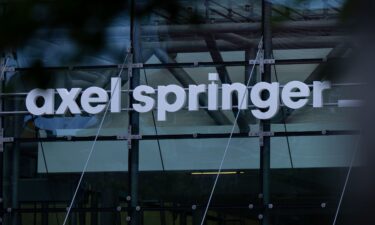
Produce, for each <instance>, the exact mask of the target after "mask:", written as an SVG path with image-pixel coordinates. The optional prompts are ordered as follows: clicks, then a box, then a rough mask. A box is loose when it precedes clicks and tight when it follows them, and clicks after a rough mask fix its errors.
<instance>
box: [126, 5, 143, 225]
mask: <svg viewBox="0 0 375 225" xmlns="http://www.w3.org/2000/svg"><path fill="white" fill-rule="evenodd" d="M130 10H131V13H130V16H131V18H130V21H131V22H130V23H131V24H130V29H131V30H130V45H131V46H130V54H131V55H130V56H131V57H130V60H131V63H130V64H129V65H130V66H131V65H132V62H133V61H134V62H135V63H138V62H141V61H140V49H139V47H140V45H139V41H140V40H139V23H138V19H137V18H136V17H135V10H136V5H135V1H134V0H131V9H130ZM128 72H130V74H129V75H130V77H129V87H130V89H131V90H133V89H134V88H135V87H137V86H138V85H139V84H140V72H139V69H135V70H132V68H128ZM133 102H134V99H133V96H132V94H131V93H130V92H129V105H130V106H131V105H132V104H133ZM128 130H129V134H128V135H129V136H130V135H132V134H139V113H138V112H136V111H134V110H129V129H128ZM130 138H131V136H130ZM128 146H129V149H128V173H129V191H130V209H129V216H130V221H129V224H130V225H138V224H139V221H140V220H139V219H140V211H139V210H137V206H138V172H139V140H131V142H130V144H129V145H128Z"/></svg>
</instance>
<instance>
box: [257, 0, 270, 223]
mask: <svg viewBox="0 0 375 225" xmlns="http://www.w3.org/2000/svg"><path fill="white" fill-rule="evenodd" d="M271 16H272V4H271V3H270V2H269V0H263V2H262V33H263V50H264V58H265V59H270V58H271V55H272V33H271ZM261 80H262V81H265V82H271V65H270V64H265V65H264V71H263V73H262V75H261ZM262 97H263V98H267V97H268V95H267V93H264V94H262ZM259 128H260V134H261V136H260V137H259V138H260V175H261V176H260V179H261V183H260V186H261V189H262V192H261V196H262V205H263V218H262V220H261V221H262V222H261V224H263V225H269V224H270V216H269V209H268V205H269V204H270V158H271V149H270V147H271V146H270V137H269V136H263V135H262V132H269V131H270V130H271V124H270V120H264V121H261V122H260V127H259Z"/></svg>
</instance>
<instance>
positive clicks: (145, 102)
mask: <svg viewBox="0 0 375 225" xmlns="http://www.w3.org/2000/svg"><path fill="white" fill-rule="evenodd" d="M143 93H145V94H154V93H155V89H153V88H152V87H150V86H147V85H140V86H138V87H136V88H135V89H134V91H133V98H134V99H135V100H136V101H139V102H141V103H142V104H140V103H134V104H133V108H134V110H135V111H137V112H140V113H145V112H149V111H150V110H152V109H153V108H154V106H155V100H154V99H153V98H151V97H149V96H147V95H143Z"/></svg>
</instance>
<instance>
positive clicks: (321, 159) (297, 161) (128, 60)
mask: <svg viewBox="0 0 375 225" xmlns="http://www.w3.org/2000/svg"><path fill="white" fill-rule="evenodd" d="M150 2H152V1H136V2H133V4H130V6H131V7H129V8H126V9H124V10H123V11H122V12H120V13H119V14H118V15H117V16H116V17H115V18H114V19H113V20H112V21H111V23H110V24H109V25H108V26H106V27H105V48H103V49H101V50H100V51H98V52H94V53H92V54H86V55H84V56H82V57H80V58H79V59H76V60H75V61H74V63H72V62H71V61H68V60H66V57H67V55H69V54H71V53H72V52H75V51H77V48H78V47H77V46H76V45H75V43H74V42H72V40H71V39H70V37H69V36H68V35H67V34H66V31H65V30H64V28H56V29H54V32H52V33H51V32H50V33H48V32H44V30H43V29H40V31H38V32H36V33H35V34H34V35H33V37H32V38H31V39H30V41H29V42H28V43H27V44H25V45H24V46H22V47H19V49H14V50H12V51H9V52H5V53H4V55H3V56H4V57H3V58H2V61H1V62H2V67H1V68H4V73H3V74H4V79H3V80H2V92H1V104H2V106H1V107H2V112H1V116H2V117H1V118H2V122H1V125H2V129H3V134H4V135H3V138H2V141H3V151H2V152H1V153H0V155H1V157H0V159H1V162H2V164H1V165H2V167H1V168H2V173H1V174H2V176H1V186H2V193H1V195H2V197H1V205H2V215H3V216H2V222H3V223H4V224H14V225H18V224H25V225H29V224H30V225H32V224H63V223H64V219H65V218H66V214H67V212H69V216H68V217H67V221H66V224H71V225H75V224H76V225H83V224H91V225H97V224H126V223H129V224H133V225H138V224H139V225H142V224H143V225H159V224H160V225H202V224H207V225H256V224H265V225H269V224H274V225H276V224H288V225H294V224H296V225H297V224H304V225H310V224H311V225H312V224H322V225H323V224H332V221H333V218H334V214H335V210H336V208H337V204H338V202H339V198H340V194H341V191H342V186H343V183H344V181H345V176H346V174H347V168H348V166H349V164H350V160H351V156H352V154H353V151H354V149H355V148H356V142H357V139H358V132H357V130H358V127H356V124H355V123H354V122H353V120H351V119H350V117H351V116H352V115H353V114H354V113H355V112H356V110H357V108H351V107H350V108H347V107H340V105H339V104H338V102H340V100H346V99H352V98H353V93H354V91H355V90H356V89H358V88H360V85H359V84H358V82H359V81H357V80H356V78H355V77H351V76H345V74H346V73H345V72H344V71H345V60H346V57H347V56H348V55H349V54H350V52H351V50H352V48H353V47H352V46H351V45H350V38H349V34H348V32H347V31H346V28H345V27H344V26H343V25H342V24H341V23H340V11H341V8H342V6H343V4H344V2H343V1H336V0H325V1H321V0H311V1H284V0H273V1H262V0H236V1H235V0H207V1H203V0H202V1H185V0H178V1H173V2H174V3H168V4H170V7H171V8H172V9H173V10H171V11H172V12H175V13H171V12H166V11H165V10H164V9H163V7H158V6H157V4H156V5H152V4H150ZM149 5H151V6H152V7H154V8H152V9H153V10H152V11H151V13H147V14H146V13H144V12H143V11H142V9H143V8H145V7H146V6H149ZM173 7H175V8H173ZM94 24H95V23H94ZM259 43H261V45H259ZM259 46H260V47H261V49H262V52H263V57H264V59H275V61H274V62H272V61H270V62H266V63H265V64H264V65H263V64H262V63H260V61H261V60H258V61H256V62H254V61H251V60H254V59H256V57H257V52H258V50H259V49H258V47H259ZM35 62H37V63H40V64H41V65H43V66H41V67H35ZM253 65H255V66H254V67H253ZM253 69H254V70H253ZM213 72H215V73H218V75H219V78H220V83H221V84H224V83H234V82H239V83H243V84H247V81H249V80H250V82H249V84H250V86H253V85H254V84H256V83H257V82H260V81H265V82H279V83H280V84H281V85H284V84H286V83H287V82H289V81H293V80H297V81H301V82H304V83H306V84H309V85H311V84H312V82H313V81H331V82H332V88H331V89H330V90H327V91H326V92H324V107H322V108H313V107H312V105H311V104H310V103H311V99H310V101H309V104H308V105H306V106H305V107H303V108H301V109H296V110H292V109H290V108H287V107H284V106H281V108H280V110H279V112H278V114H277V115H276V116H275V117H274V118H272V119H271V120H262V121H260V120H258V119H256V118H255V117H253V116H252V115H251V112H250V109H251V107H252V106H251V105H250V107H249V109H248V110H241V111H238V108H237V107H236V105H238V101H237V102H236V101H234V102H233V103H234V105H235V107H234V108H233V109H232V110H220V109H219V110H217V111H209V110H207V102H204V101H200V109H199V110H198V111H194V112H192V111H189V110H187V108H186V107H185V108H183V109H181V110H180V111H178V112H173V113H168V114H167V120H166V121H158V120H157V119H156V116H157V111H156V109H154V110H152V111H150V112H147V113H137V112H136V111H135V110H133V109H132V103H134V102H135V99H134V98H133V96H132V93H133V90H134V89H135V88H136V87H138V86H139V85H148V86H151V87H153V88H157V86H160V85H170V84H176V85H178V86H181V87H184V88H188V86H189V85H192V84H208V83H209V81H208V79H207V74H208V73H213ZM36 75H38V76H36ZM112 77H120V78H121V83H122V86H121V90H122V92H121V97H122V98H121V105H122V111H121V112H120V113H110V112H108V113H105V112H103V113H100V114H97V115H91V114H88V113H82V114H77V115H74V114H70V113H69V112H67V113H65V114H64V115H60V116H57V115H44V116H33V115H30V114H29V113H28V112H27V110H26V107H25V98H26V94H27V93H28V92H29V91H30V90H32V89H34V88H37V87H39V88H40V87H41V88H67V89H70V88H82V89H86V88H88V87H91V86H98V87H101V88H104V89H106V90H108V91H109V90H110V83H111V82H110V80H111V78H112ZM36 80H37V81H38V82H36ZM151 97H153V98H155V95H151ZM78 98H79V97H78ZM168 100H169V101H171V102H172V101H173V100H174V99H173V96H172V97H171V98H170V99H168ZM60 102H61V99H59V98H57V97H56V99H55V103H56V105H58V104H59V103H60ZM250 104H251V103H250ZM156 107H157V106H156ZM237 114H238V118H236V116H237ZM233 124H235V129H234V132H233V134H231V133H232V132H231V130H232V126H233ZM229 139H230V142H229V145H228V149H227V151H226V146H227V144H228V140H229ZM224 156H225V157H224ZM223 157H224V161H223V164H222V168H221V167H220V164H221V161H222V159H223ZM86 163H87V167H85V165H86ZM83 172H84V174H83ZM218 175H219V176H218ZM217 177H218V180H217V181H218V182H217V185H216V186H215V189H214V192H213V195H212V201H211V202H210V204H209V207H208V211H207V214H206V215H205V209H206V207H207V202H208V200H209V197H210V193H211V191H212V189H213V185H214V182H215V179H216V178H217ZM80 178H82V179H81V180H80ZM77 185H79V188H78V189H76V187H77ZM76 190H77V192H76V193H75V191H76ZM72 199H74V202H73V204H72V207H71V208H69V206H70V204H71V202H72ZM203 217H205V220H204V221H203V222H202V218H203Z"/></svg>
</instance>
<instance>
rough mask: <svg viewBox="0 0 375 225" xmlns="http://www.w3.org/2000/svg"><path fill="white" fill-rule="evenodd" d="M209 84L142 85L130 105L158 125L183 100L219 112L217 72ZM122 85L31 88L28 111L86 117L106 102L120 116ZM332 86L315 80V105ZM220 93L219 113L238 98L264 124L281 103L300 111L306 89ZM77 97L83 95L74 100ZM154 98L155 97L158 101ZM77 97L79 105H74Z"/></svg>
mask: <svg viewBox="0 0 375 225" xmlns="http://www.w3.org/2000/svg"><path fill="white" fill-rule="evenodd" d="M208 80H209V81H210V83H209V84H208V85H205V84H199V85H189V87H188V88H187V92H188V93H186V90H185V89H184V88H182V87H180V86H178V85H174V84H171V85H167V86H158V87H157V89H155V88H153V87H150V86H147V85H140V86H138V87H136V88H135V89H134V90H133V92H132V94H133V98H134V100H135V101H136V102H135V103H133V105H132V107H133V109H134V110H135V111H136V112H139V113H146V112H150V111H151V110H153V109H154V108H155V107H157V110H156V111H157V119H158V121H165V120H167V114H168V113H173V112H177V111H179V110H181V109H182V108H183V107H185V106H186V102H187V109H188V110H189V111H197V110H199V96H200V95H202V94H206V96H208V99H207V100H208V101H207V102H208V105H207V108H208V110H211V111H212V110H219V105H220V103H219V99H220V98H219V90H220V88H219V81H218V74H217V73H209V74H208ZM121 86H122V85H121V79H120V78H112V79H111V91H110V94H109V95H108V93H107V91H106V90H104V89H103V88H100V87H89V88H87V89H85V90H83V91H82V89H81V88H72V89H70V90H67V89H64V88H58V89H56V90H54V89H46V90H42V89H34V90H31V91H30V92H29V93H28V95H27V97H26V108H27V110H28V111H29V112H30V113H31V114H33V115H53V114H56V115H63V114H66V113H67V112H68V111H69V112H70V113H72V114H80V113H82V111H84V112H87V113H89V114H98V113H101V112H103V111H104V110H105V109H106V105H107V104H108V101H110V103H109V104H110V107H109V110H110V112H112V113H119V112H121ZM330 88H331V84H330V82H321V81H314V82H313V87H312V92H313V94H312V105H313V107H315V108H320V107H323V91H324V90H327V89H330ZM249 92H250V93H249ZM56 93H57V95H58V96H59V97H60V98H61V103H60V105H59V106H58V107H55V97H56V96H55V95H56ZM220 93H221V110H232V108H233V102H232V99H233V98H234V96H236V98H237V102H238V106H236V107H238V108H239V109H242V110H244V109H248V108H249V100H250V101H251V103H250V104H252V105H254V106H255V109H252V110H251V112H252V114H253V115H254V117H256V118H258V119H261V120H266V119H271V118H272V117H274V116H275V115H276V114H277V113H278V111H279V108H280V104H281V103H282V104H284V105H285V106H286V107H288V108H291V109H300V108H302V107H304V106H305V105H306V104H307V103H308V101H309V97H310V87H309V86H308V85H307V84H304V83H302V82H300V81H290V82H288V83H287V84H285V85H284V86H283V87H282V88H281V87H280V84H279V83H277V82H273V83H267V82H259V83H257V84H255V85H254V86H253V87H251V88H247V87H246V85H244V84H241V83H232V84H222V86H221V92H220ZM79 95H80V96H81V97H80V98H79V99H78V96H79ZM152 95H156V100H155V99H154V98H153V97H152ZM280 95H281V96H280ZM249 96H250V98H249ZM77 99H78V100H79V101H80V104H78V103H77V101H78V100H77ZM280 100H281V103H280ZM79 105H80V106H81V108H80V107H79ZM56 108H57V109H56ZM55 109H56V110H55Z"/></svg>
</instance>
